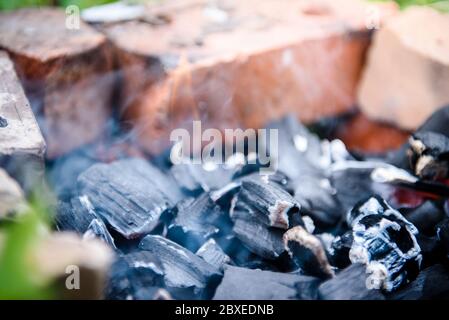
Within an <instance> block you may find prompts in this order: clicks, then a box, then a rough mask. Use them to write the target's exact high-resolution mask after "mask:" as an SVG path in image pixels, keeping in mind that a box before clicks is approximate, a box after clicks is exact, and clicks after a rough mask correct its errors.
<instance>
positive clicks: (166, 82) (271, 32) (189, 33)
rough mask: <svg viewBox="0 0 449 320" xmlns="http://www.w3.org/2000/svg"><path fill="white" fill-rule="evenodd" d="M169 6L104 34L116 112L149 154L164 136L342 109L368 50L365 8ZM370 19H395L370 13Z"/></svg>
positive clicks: (323, 4) (273, 1) (269, 2)
mask: <svg viewBox="0 0 449 320" xmlns="http://www.w3.org/2000/svg"><path fill="white" fill-rule="evenodd" d="M224 3H225V4H224V5H223V6H222V7H220V8H217V7H210V6H208V5H206V1H171V2H169V4H168V5H162V6H158V7H153V8H152V9H151V10H150V12H149V16H152V17H165V20H164V21H166V23H165V24H163V25H159V24H158V25H157V26H153V25H151V24H149V23H144V22H136V21H132V22H127V23H122V24H115V25H112V26H107V27H105V28H104V32H105V33H106V35H107V36H108V38H109V39H110V40H111V42H112V43H113V45H114V47H115V48H116V51H117V57H118V62H119V65H120V66H121V67H122V69H123V83H122V88H123V92H122V96H123V97H124V99H123V108H124V110H123V113H124V115H125V117H127V118H128V119H130V120H131V121H132V122H133V123H134V125H135V127H136V131H137V132H138V133H139V134H140V141H141V143H142V144H143V145H144V147H146V149H147V150H149V151H150V152H157V151H160V150H161V149H162V148H163V147H165V146H166V145H167V141H168V137H169V132H170V130H171V129H173V128H177V127H184V126H186V127H191V123H190V121H191V120H192V119H199V120H203V124H204V126H203V127H214V128H218V129H223V128H235V127H253V128H258V127H261V126H263V125H264V124H265V123H266V121H267V120H269V119H273V118H277V117H280V116H282V115H285V114H286V113H295V114H297V115H298V116H299V118H300V119H301V120H303V121H306V122H309V121H313V120H316V119H318V118H320V117H322V116H331V115H335V114H338V113H342V112H346V111H348V110H351V109H352V108H353V106H354V103H355V93H356V85H357V81H358V79H359V74H360V71H361V67H362V65H363V60H364V55H365V51H366V49H367V46H368V44H369V41H370V30H368V29H367V27H366V26H365V24H366V19H367V8H368V4H367V3H366V2H364V1H360V0H343V1H338V3H335V1H330V0H327V1H289V2H286V1H278V0H265V1H256V0H248V1H225V2H224ZM371 6H374V7H375V8H378V9H379V19H380V21H381V20H382V19H383V17H384V16H385V15H389V14H391V13H393V12H395V10H396V6H392V5H391V4H376V5H373V4H371Z"/></svg>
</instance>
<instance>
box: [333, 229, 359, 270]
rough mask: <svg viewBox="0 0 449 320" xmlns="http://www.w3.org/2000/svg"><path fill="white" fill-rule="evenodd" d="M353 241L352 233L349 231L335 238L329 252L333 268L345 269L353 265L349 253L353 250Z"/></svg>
mask: <svg viewBox="0 0 449 320" xmlns="http://www.w3.org/2000/svg"><path fill="white" fill-rule="evenodd" d="M353 241H354V238H353V236H352V231H347V232H346V233H344V234H342V235H341V236H336V237H335V239H334V241H332V244H331V248H330V250H329V259H330V261H331V264H332V265H333V266H335V267H337V268H339V269H344V268H346V267H347V266H349V265H350V264H351V260H349V251H350V250H351V247H352V242H353Z"/></svg>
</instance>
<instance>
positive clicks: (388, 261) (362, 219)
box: [347, 196, 422, 291]
mask: <svg viewBox="0 0 449 320" xmlns="http://www.w3.org/2000/svg"><path fill="white" fill-rule="evenodd" d="M347 222H348V224H349V225H350V226H351V227H352V232H353V234H352V236H353V239H354V241H353V243H352V246H351V250H350V252H349V258H350V260H351V262H352V263H364V264H366V265H367V271H368V273H370V279H371V280H372V283H371V285H372V287H373V288H377V289H385V290H386V291H393V290H396V289H397V288H399V287H400V286H401V285H403V284H405V283H407V281H410V280H413V279H414V278H416V276H417V274H418V272H419V269H420V265H421V260H422V255H421V248H420V247H419V245H418V242H417V239H416V235H417V234H418V230H417V229H416V227H415V226H414V225H413V224H411V223H410V222H409V221H407V220H406V219H405V218H404V217H403V216H402V215H401V214H400V213H399V212H398V211H396V210H395V209H393V208H392V207H390V206H389V205H388V204H387V203H386V202H385V200H383V199H382V198H381V197H379V196H372V197H369V198H368V199H366V200H361V201H360V202H359V203H358V204H357V205H356V206H355V207H354V208H353V209H352V210H351V211H350V212H348V216H347Z"/></svg>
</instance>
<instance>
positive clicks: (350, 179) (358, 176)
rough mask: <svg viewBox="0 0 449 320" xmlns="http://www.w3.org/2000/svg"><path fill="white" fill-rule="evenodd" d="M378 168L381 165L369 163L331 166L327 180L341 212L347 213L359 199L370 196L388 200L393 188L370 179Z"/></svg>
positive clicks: (347, 162)
mask: <svg viewBox="0 0 449 320" xmlns="http://www.w3.org/2000/svg"><path fill="white" fill-rule="evenodd" d="M379 166H382V164H381V163H377V162H371V161H346V162H341V163H337V164H336V165H334V166H332V168H331V170H330V178H329V179H330V183H331V185H332V187H333V188H334V189H335V190H336V194H335V196H336V198H337V199H338V201H339V203H340V204H341V206H342V210H343V212H348V211H349V210H351V209H352V208H353V207H354V206H355V205H356V203H357V202H359V201H360V199H362V198H367V197H369V196H370V195H372V194H380V195H381V196H382V197H383V198H385V199H389V200H390V198H391V197H392V195H393V193H394V190H395V189H394V187H392V186H390V185H387V184H381V183H378V182H376V181H373V180H372V179H371V174H372V172H373V171H374V170H375V169H376V168H378V167H379Z"/></svg>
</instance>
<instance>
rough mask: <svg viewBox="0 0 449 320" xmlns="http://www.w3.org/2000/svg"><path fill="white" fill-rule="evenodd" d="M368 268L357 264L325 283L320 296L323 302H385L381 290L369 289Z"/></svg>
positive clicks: (321, 287) (322, 285) (320, 289)
mask: <svg viewBox="0 0 449 320" xmlns="http://www.w3.org/2000/svg"><path fill="white" fill-rule="evenodd" d="M367 277H368V276H367V273H366V267H365V266H364V265H363V264H360V263H355V264H352V265H350V266H349V267H347V268H346V269H344V270H343V271H341V272H340V273H339V274H337V275H336V276H335V277H334V278H332V279H330V280H327V281H326V282H323V283H322V284H321V285H320V287H319V290H318V292H319V296H320V298H321V299H323V300H385V297H384V295H383V294H382V293H381V291H380V290H377V289H368V288H367Z"/></svg>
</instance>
